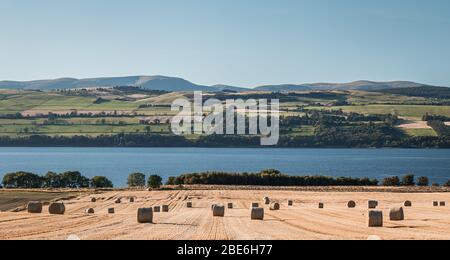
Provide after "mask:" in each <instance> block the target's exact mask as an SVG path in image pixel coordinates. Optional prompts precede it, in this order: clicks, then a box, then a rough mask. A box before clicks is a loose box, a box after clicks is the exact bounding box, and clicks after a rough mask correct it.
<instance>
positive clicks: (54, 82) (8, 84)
mask: <svg viewBox="0 0 450 260" xmlns="http://www.w3.org/2000/svg"><path fill="white" fill-rule="evenodd" d="M115 86H137V87H142V88H145V89H149V90H165V91H172V92H184V91H210V92H218V91H234V92H245V91H272V92H287V91H313V90H363V91H374V90H382V89H396V88H413V87H427V86H430V87H434V86H431V85H427V84H421V83H416V82H412V81H387V82H376V81H369V80H359V81H354V82H348V83H326V82H322V83H304V84H279V85H262V86H257V87H254V88H244V87H237V86H229V85H220V84H219V85H213V86H205V85H198V84H195V83H192V82H190V81H188V80H185V79H183V78H179V77H167V76H161V75H156V76H126V77H99V78H85V79H76V78H69V77H67V78H59V79H50V80H34V81H0V89H22V90H42V91H49V90H56V89H75V88H95V87H97V88H98V87H115Z"/></svg>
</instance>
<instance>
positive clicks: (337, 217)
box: [0, 190, 450, 240]
mask: <svg viewBox="0 0 450 260" xmlns="http://www.w3.org/2000/svg"><path fill="white" fill-rule="evenodd" d="M129 196H135V197H137V199H136V201H135V202H134V203H129V202H128V201H127V200H126V198H127V197H129ZM264 196H269V197H271V198H272V199H274V200H276V201H279V202H281V203H282V204H281V210H280V211H269V210H268V209H267V208H266V217H265V220H264V221H252V220H250V212H249V211H250V203H251V202H259V203H261V204H262V198H263V197H264ZM95 197H96V198H98V199H99V200H98V201H97V202H96V203H91V202H90V198H91V196H85V197H80V198H77V199H73V200H70V201H67V202H65V204H66V208H67V212H66V214H65V215H64V216H51V215H48V214H47V213H46V212H47V208H46V207H45V208H44V213H43V214H37V215H34V214H28V213H26V212H19V213H11V212H3V213H0V239H67V238H68V237H69V236H70V235H75V236H77V237H79V238H80V239H102V240H103V239H169V240H192V239H200V240H211V239H212V240H214V239H220V240H222V239H223V240H235V239H243V240H254V239H262V240H272V239H274V240H283V239H295V240H297V239H338V240H339V239H364V240H365V239H367V237H368V236H370V235H377V236H379V237H381V238H382V239H450V208H449V207H433V206H432V202H433V201H447V204H448V202H449V201H450V194H449V193H433V194H431V193H416V194H405V193H377V192H375V193H374V192H371V193H356V192H352V193H345V192H297V191H233V190H221V191H192V190H191V191H158V192H145V191H136V192H132V191H123V192H122V191H120V192H119V191H117V192H108V193H103V194H98V195H95ZM119 197H120V198H123V202H122V203H121V204H114V201H115V199H116V198H119ZM180 198H181V199H180ZM288 199H293V200H294V203H295V204H294V206H293V207H288V206H287V200H288ZM368 199H376V200H379V202H380V209H382V210H383V212H384V219H385V226H384V227H383V228H367V224H366V221H367V219H366V216H367V200H368ZM407 199H408V200H411V201H412V202H413V207H412V208H405V214H406V220H405V221H400V222H391V221H389V219H388V218H389V208H390V207H391V206H397V205H401V204H402V202H403V201H404V200H407ZM349 200H355V201H356V202H357V204H358V205H357V208H355V209H348V208H347V202H348V201H349ZM187 201H192V202H193V205H194V207H193V208H192V209H189V208H186V205H185V204H186V202H187ZM228 202H234V203H235V209H231V210H230V209H227V210H226V213H225V217H224V218H213V217H212V213H211V208H210V207H211V203H224V204H225V203H228ZM319 202H324V203H325V209H318V207H317V205H318V203H319ZM163 204H168V205H170V212H169V213H155V217H154V222H155V224H138V223H137V221H136V211H137V208H139V207H150V206H155V205H163ZM447 206H448V205H447ZM87 207H92V208H94V209H95V211H96V212H95V214H92V215H87V214H85V213H84V211H85V209H86V208H87ZM110 207H114V208H115V210H116V214H114V215H108V214H107V209H108V208H110Z"/></svg>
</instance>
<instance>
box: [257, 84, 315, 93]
mask: <svg viewBox="0 0 450 260" xmlns="http://www.w3.org/2000/svg"><path fill="white" fill-rule="evenodd" d="M255 90H257V91H272V92H289V91H308V90H311V88H310V87H308V86H304V85H292V84H284V85H267V86H260V87H256V88H255Z"/></svg>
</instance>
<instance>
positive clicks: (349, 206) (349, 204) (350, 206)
mask: <svg viewBox="0 0 450 260" xmlns="http://www.w3.org/2000/svg"><path fill="white" fill-rule="evenodd" d="M347 207H348V208H349V209H354V208H356V202H355V201H353V200H351V201H349V202H348V203H347Z"/></svg>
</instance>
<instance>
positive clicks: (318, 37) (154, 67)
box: [0, 0, 450, 87]
mask: <svg viewBox="0 0 450 260" xmlns="http://www.w3.org/2000/svg"><path fill="white" fill-rule="evenodd" d="M130 75H165V76H176V77H182V78H185V79H187V80H189V81H192V82H194V83H197V84H204V85H214V84H228V85H235V86H242V87H253V86H257V85H264V84H285V83H293V84H299V83H312V82H350V81H355V80H374V81H390V80H410V81H416V82H420V83H426V84H433V85H439V86H450V1H448V0H433V1H429V0H377V1H373V0H127V1H123V0H0V80H19V81H24V80H36V79H53V78H60V77H75V78H90V77H105V76H107V77H109V76H130Z"/></svg>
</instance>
